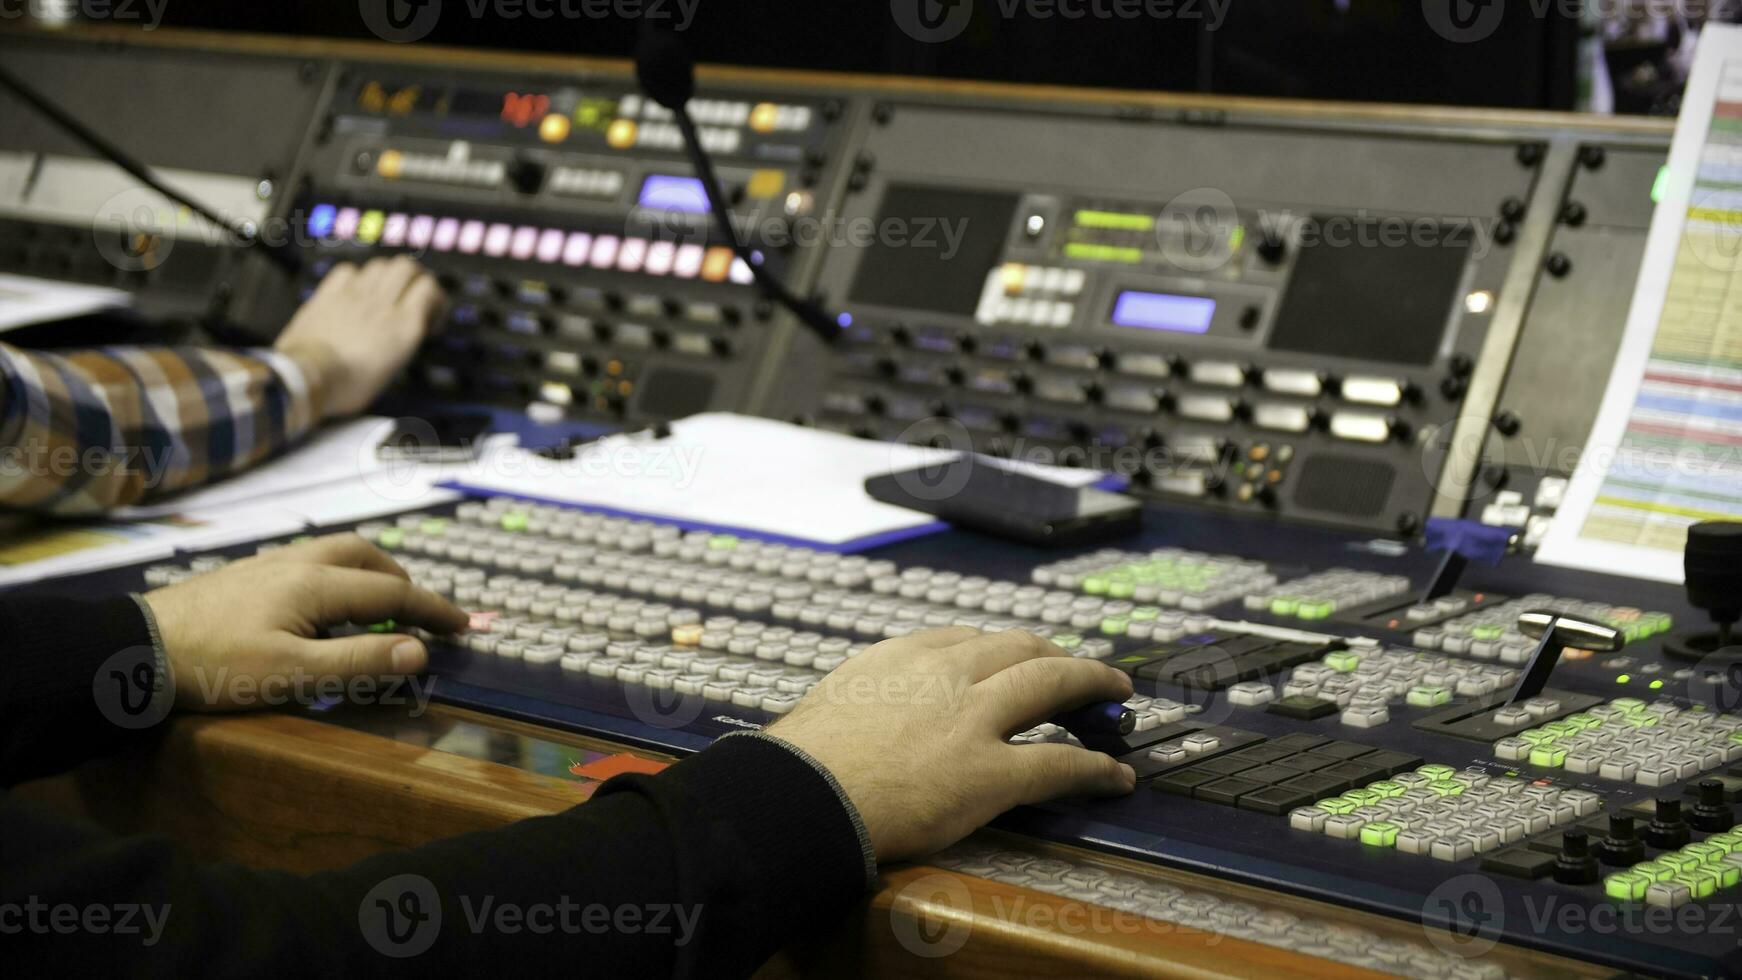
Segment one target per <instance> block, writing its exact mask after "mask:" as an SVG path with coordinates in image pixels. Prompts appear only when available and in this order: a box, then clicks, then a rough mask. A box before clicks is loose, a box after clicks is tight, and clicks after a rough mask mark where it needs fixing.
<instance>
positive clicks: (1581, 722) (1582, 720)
mask: <svg viewBox="0 0 1742 980" xmlns="http://www.w3.org/2000/svg"><path fill="white" fill-rule="evenodd" d="M1561 721H1562V722H1564V723H1566V724H1568V725H1577V726H1578V729H1579V731H1581V732H1582V731H1584V730H1585V729H1587V728H1601V727H1602V725H1603V719H1601V718H1598V717H1597V716H1596V715H1587V714H1577V715H1568V716H1566V717H1565V718H1562V719H1561Z"/></svg>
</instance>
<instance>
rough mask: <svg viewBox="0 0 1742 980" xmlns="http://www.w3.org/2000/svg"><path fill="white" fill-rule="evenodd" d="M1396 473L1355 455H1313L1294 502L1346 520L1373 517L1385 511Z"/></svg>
mask: <svg viewBox="0 0 1742 980" xmlns="http://www.w3.org/2000/svg"><path fill="white" fill-rule="evenodd" d="M1396 482H1397V471H1396V470H1394V469H1392V468H1391V466H1390V465H1389V464H1386V463H1376V462H1373V461H1372V460H1367V459H1357V458H1355V457H1353V456H1313V457H1311V458H1309V459H1308V460H1307V461H1306V464H1305V465H1304V466H1302V467H1301V468H1300V473H1299V476H1297V477H1296V478H1295V484H1294V503H1295V506H1297V507H1304V508H1306V509H1308V510H1319V511H1326V512H1328V513H1332V514H1342V515H1345V516H1347V517H1373V516H1376V515H1377V514H1379V513H1380V512H1381V511H1383V510H1384V509H1385V502H1386V501H1387V500H1388V499H1390V497H1391V485H1392V484H1393V483H1396Z"/></svg>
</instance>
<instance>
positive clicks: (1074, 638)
mask: <svg viewBox="0 0 1742 980" xmlns="http://www.w3.org/2000/svg"><path fill="white" fill-rule="evenodd" d="M1052 641H1053V643H1055V644H1057V645H1058V646H1059V647H1060V648H1062V649H1065V650H1075V649H1076V648H1077V647H1080V646H1082V645H1083V638H1082V637H1080V636H1078V635H1077V634H1075V633H1060V634H1059V635H1057V636H1055V637H1053V638H1052Z"/></svg>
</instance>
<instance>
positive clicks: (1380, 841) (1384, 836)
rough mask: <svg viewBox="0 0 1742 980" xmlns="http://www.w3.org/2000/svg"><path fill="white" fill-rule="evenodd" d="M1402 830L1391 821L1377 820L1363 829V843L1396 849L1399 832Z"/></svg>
mask: <svg viewBox="0 0 1742 980" xmlns="http://www.w3.org/2000/svg"><path fill="white" fill-rule="evenodd" d="M1402 829H1403V828H1402V827H1399V826H1398V825H1396V824H1394V823H1392V822H1391V821H1389V820H1375V821H1373V822H1372V823H1370V824H1368V825H1367V826H1365V827H1362V828H1361V843H1363V844H1371V845H1372V846H1374V847H1396V846H1397V832H1398V831H1400V830H1402Z"/></svg>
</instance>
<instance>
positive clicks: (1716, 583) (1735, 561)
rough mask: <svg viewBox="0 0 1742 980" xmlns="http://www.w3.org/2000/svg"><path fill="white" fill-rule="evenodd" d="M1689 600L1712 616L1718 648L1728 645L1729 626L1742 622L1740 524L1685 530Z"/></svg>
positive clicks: (1718, 523) (1713, 524) (1712, 524)
mask: <svg viewBox="0 0 1742 980" xmlns="http://www.w3.org/2000/svg"><path fill="white" fill-rule="evenodd" d="M1683 570H1684V571H1685V572H1686V573H1687V583H1688V601H1689V602H1690V603H1692V604H1693V605H1694V606H1695V607H1697V608H1700V609H1704V610H1706V611H1707V612H1709V613H1711V614H1712V620H1713V621H1714V622H1716V623H1717V624H1718V646H1720V647H1725V646H1729V645H1730V627H1731V624H1733V623H1735V622H1736V620H1738V619H1742V522H1736V521H1706V522H1705V523H1703V524H1695V525H1693V526H1692V527H1690V528H1688V543H1687V550H1686V552H1685V555H1684V558H1683Z"/></svg>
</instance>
